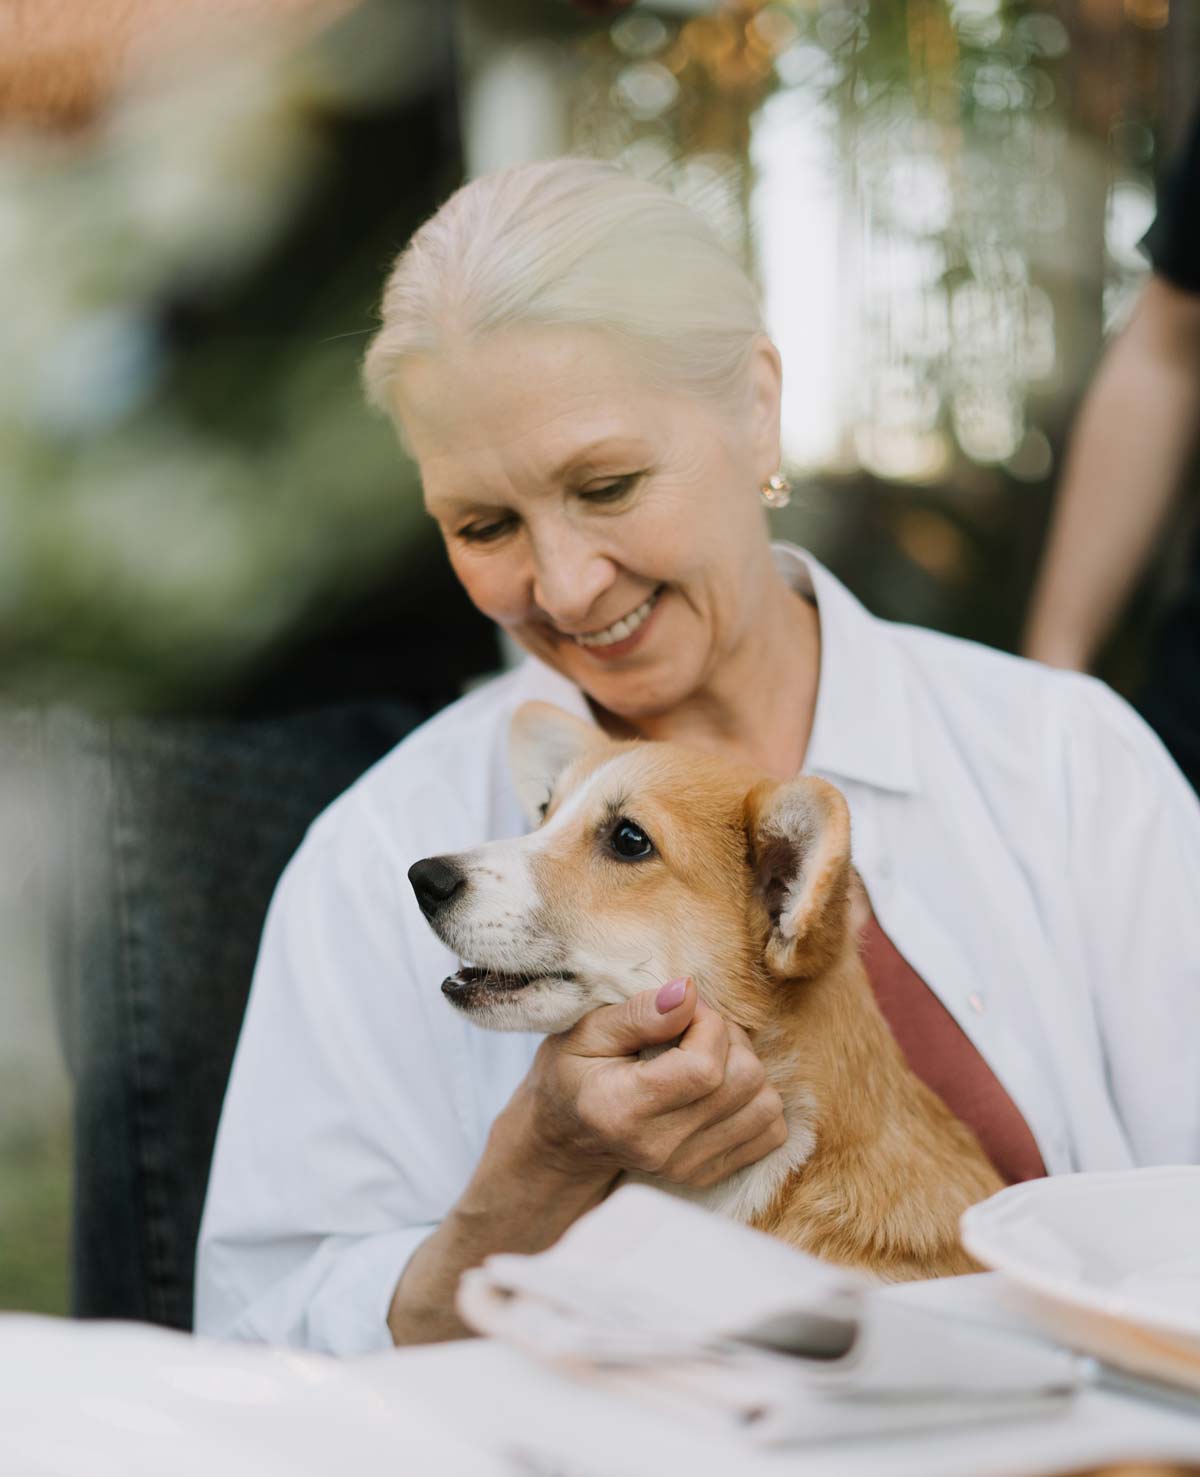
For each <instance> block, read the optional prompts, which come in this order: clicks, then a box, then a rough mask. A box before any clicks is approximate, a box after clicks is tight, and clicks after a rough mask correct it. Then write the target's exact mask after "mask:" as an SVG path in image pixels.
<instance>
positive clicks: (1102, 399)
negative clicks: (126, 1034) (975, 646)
mask: <svg viewBox="0 0 1200 1477" xmlns="http://www.w3.org/2000/svg"><path fill="white" fill-rule="evenodd" d="M1142 245H1143V249H1144V250H1145V251H1146V252H1147V254H1148V255H1149V258H1150V261H1151V263H1152V265H1153V268H1154V271H1153V275H1152V276H1151V278H1150V280H1149V282H1148V283H1147V284H1146V286H1145V288H1144V289H1143V290H1142V293H1141V295H1140V297H1139V298H1138V301H1137V303H1136V305H1135V307H1134V311H1133V314H1132V316H1131V318H1130V321H1129V323H1128V325H1127V326H1126V328H1125V329H1124V331H1123V332H1122V333H1121V334H1120V335H1119V336H1118V337H1117V339H1116V340H1115V342H1114V343H1113V344H1112V346H1111V347H1110V348H1109V350H1108V352H1107V353H1106V354H1105V356H1104V359H1103V361H1102V363H1101V365H1100V369H1099V371H1098V372H1097V374H1096V378H1095V380H1094V382H1093V384H1092V386H1091V389H1090V390H1089V392H1088V395H1087V398H1086V399H1085V401H1084V405H1083V409H1082V411H1081V412H1080V415H1079V421H1078V424H1077V426H1076V428H1075V432H1074V435H1073V437H1072V441H1071V447H1070V452H1069V456H1068V459H1067V465H1066V471H1065V474H1064V476H1063V480H1062V485H1061V487H1060V489H1059V493H1058V498H1057V502H1056V506H1055V509H1054V515H1053V520H1052V524H1051V530H1050V537H1049V543H1048V547H1047V551H1046V555H1045V558H1044V561H1043V564H1042V568H1041V570H1040V572H1039V576H1038V581H1037V585H1036V588H1035V591H1034V596H1033V601H1032V604H1031V608H1030V615H1029V621H1028V626H1027V630H1026V637H1025V642H1024V651H1025V654H1026V655H1027V656H1031V657H1034V658H1036V659H1038V660H1041V661H1045V662H1048V663H1050V664H1051V665H1053V666H1060V667H1073V668H1077V669H1079V670H1087V668H1088V667H1089V666H1090V665H1091V663H1092V662H1093V661H1094V659H1095V657H1096V654H1097V652H1098V650H1099V648H1100V646H1101V645H1102V643H1103V641H1104V639H1105V637H1106V636H1107V634H1108V632H1109V630H1110V629H1111V627H1112V626H1113V624H1114V623H1115V621H1116V618H1117V617H1118V615H1119V614H1120V612H1121V610H1122V608H1123V606H1124V604H1125V602H1126V600H1127V598H1128V596H1129V595H1130V593H1131V591H1132V590H1133V588H1134V586H1135V584H1136V583H1137V581H1138V578H1139V577H1140V575H1141V573H1142V571H1143V570H1144V568H1145V566H1146V564H1147V562H1148V560H1149V558H1150V556H1151V555H1152V553H1153V552H1154V549H1155V547H1156V545H1157V544H1158V542H1159V541H1160V539H1161V536H1162V534H1163V532H1164V530H1165V528H1166V526H1167V523H1168V520H1169V518H1170V516H1171V515H1172V513H1173V511H1174V509H1175V507H1176V504H1177V500H1178V499H1179V498H1180V497H1181V496H1185V495H1187V493H1188V491H1189V490H1192V489H1194V487H1195V479H1194V477H1193V478H1191V479H1189V476H1188V473H1189V469H1190V468H1191V466H1192V462H1193V460H1194V457H1195V453H1196V446H1197V440H1198V439H1200V114H1198V115H1197V117H1196V120H1195V123H1194V125H1193V128H1192V133H1191V136H1190V139H1189V141H1188V143H1187V145H1186V147H1185V148H1184V151H1183V153H1182V155H1181V156H1180V158H1179V160H1178V161H1177V163H1176V166H1175V168H1174V170H1173V171H1172V173H1171V175H1170V177H1169V178H1168V180H1167V182H1166V184H1165V188H1164V190H1163V193H1162V197H1161V202H1160V209H1159V212H1158V215H1157V217H1156V219H1155V221H1154V224H1153V226H1152V227H1151V229H1150V231H1149V232H1148V233H1147V235H1146V236H1145V238H1144V240H1143V242H1142ZM1134 697H1135V704H1136V706H1137V707H1138V708H1139V709H1140V710H1141V712H1142V715H1143V717H1144V718H1145V719H1146V721H1147V722H1148V723H1149V724H1150V725H1151V727H1153V728H1154V729H1155V730H1156V731H1157V732H1158V734H1159V736H1160V738H1161V739H1162V740H1163V742H1164V743H1165V744H1166V746H1167V748H1168V749H1169V750H1170V751H1171V754H1172V755H1173V756H1174V758H1175V761H1176V763H1177V764H1178V765H1179V767H1180V768H1181V769H1182V770H1183V772H1184V774H1185V775H1187V777H1188V779H1189V780H1190V782H1191V784H1192V785H1193V787H1194V788H1196V789H1197V790H1200V534H1194V535H1193V543H1192V546H1191V550H1190V559H1189V563H1188V567H1187V572H1186V578H1185V582H1184V586H1183V589H1182V590H1181V592H1180V593H1179V595H1178V597H1177V598H1176V599H1175V600H1174V602H1173V603H1172V604H1171V605H1170V607H1169V608H1168V609H1167V610H1166V611H1165V613H1164V616H1163V618H1162V621H1161V623H1160V626H1159V628H1158V630H1157V631H1156V633H1155V638H1154V642H1153V647H1152V650H1151V653H1150V659H1149V662H1148V670H1147V674H1146V679H1145V682H1144V684H1143V686H1142V688H1141V690H1140V691H1139V692H1137V693H1135V695H1134Z"/></svg>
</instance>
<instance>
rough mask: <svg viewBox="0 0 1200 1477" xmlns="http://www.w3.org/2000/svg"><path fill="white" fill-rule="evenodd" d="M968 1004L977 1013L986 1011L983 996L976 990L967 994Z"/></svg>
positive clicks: (980, 1013)
mask: <svg viewBox="0 0 1200 1477" xmlns="http://www.w3.org/2000/svg"><path fill="white" fill-rule="evenodd" d="M967 1004H968V1005H969V1006H970V1007H971V1009H972V1010H973V1011H974V1012H975V1014H976V1015H982V1014H983V1011H984V1001H983V996H982V995H981V994H980V993H979V992H978V991H977V990H976V991H973V992H972V993H971V994H970V995H968V996H967Z"/></svg>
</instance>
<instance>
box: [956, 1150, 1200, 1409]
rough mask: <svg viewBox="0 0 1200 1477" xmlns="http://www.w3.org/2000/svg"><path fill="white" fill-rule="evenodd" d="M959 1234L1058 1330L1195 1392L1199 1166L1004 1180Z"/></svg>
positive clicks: (1199, 1326) (1199, 1370) (1084, 1346)
mask: <svg viewBox="0 0 1200 1477" xmlns="http://www.w3.org/2000/svg"><path fill="white" fill-rule="evenodd" d="M962 1239H963V1244H964V1245H965V1246H966V1248H967V1250H968V1251H969V1252H970V1253H971V1255H972V1256H973V1257H975V1258H977V1259H978V1260H979V1261H980V1262H982V1263H983V1264H984V1265H985V1266H987V1267H991V1268H993V1269H994V1270H995V1271H997V1272H1001V1273H1003V1274H1004V1276H1005V1277H1006V1278H1007V1279H1008V1280H1009V1282H1010V1283H1011V1284H1012V1285H1013V1287H1014V1288H1015V1289H1016V1291H1017V1293H1018V1295H1019V1297H1020V1300H1021V1301H1022V1302H1023V1304H1024V1305H1025V1308H1026V1311H1027V1312H1029V1313H1030V1314H1031V1316H1033V1317H1034V1318H1035V1319H1036V1320H1037V1321H1038V1322H1039V1323H1041V1325H1042V1326H1043V1327H1044V1328H1046V1330H1047V1331H1048V1332H1049V1333H1050V1334H1052V1335H1053V1336H1054V1337H1055V1338H1057V1339H1060V1340H1061V1341H1063V1342H1064V1343H1067V1344H1070V1345H1072V1346H1073V1347H1075V1348H1077V1349H1081V1350H1083V1351H1084V1352H1085V1353H1089V1354H1095V1355H1096V1356H1097V1357H1099V1358H1101V1359H1105V1360H1108V1361H1109V1362H1110V1363H1113V1364H1117V1365H1120V1366H1121V1367H1122V1368H1124V1369H1128V1370H1131V1371H1133V1372H1134V1373H1136V1374H1146V1375H1151V1376H1153V1377H1155V1378H1159V1379H1168V1380H1171V1381H1172V1382H1174V1383H1176V1384H1181V1385H1184V1386H1186V1387H1188V1388H1189V1389H1192V1390H1196V1391H1198V1392H1200V1166H1193V1165H1178V1166H1170V1167H1166V1168H1156V1169H1131V1170H1120V1171H1117V1172H1114V1173H1111V1174H1069V1175H1056V1176H1054V1177H1053V1178H1051V1179H1043V1180H1030V1181H1029V1182H1028V1183H1026V1184H1023V1185H1013V1186H1011V1187H1010V1188H1009V1189H1007V1190H1001V1191H1000V1193H999V1194H997V1195H993V1196H992V1198H991V1199H990V1200H985V1201H984V1202H983V1203H982V1204H981V1205H974V1206H972V1207H971V1209H970V1210H968V1211H967V1212H966V1214H965V1215H964V1216H963V1218H962Z"/></svg>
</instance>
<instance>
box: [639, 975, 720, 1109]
mask: <svg viewBox="0 0 1200 1477" xmlns="http://www.w3.org/2000/svg"><path fill="white" fill-rule="evenodd" d="M729 1050H730V1039H729V1031H728V1030H727V1028H726V1025H725V1022H724V1021H723V1020H722V1018H721V1017H720V1016H719V1015H718V1014H717V1013H716V1011H715V1010H713V1009H711V1007H709V1006H707V1005H705V1004H704V1002H703V1001H700V1002H698V1003H697V1005H696V1013H695V1015H694V1016H693V1017H692V1020H691V1023H690V1024H689V1026H688V1028H687V1030H685V1031H684V1033H683V1035H682V1036H681V1037H680V1038H679V1041H678V1043H677V1044H676V1045H675V1046H671V1047H668V1048H667V1049H666V1051H663V1052H661V1053H660V1054H659V1055H658V1056H655V1057H651V1058H650V1059H649V1060H647V1061H640V1062H638V1063H637V1064H636V1067H637V1081H638V1091H639V1094H640V1095H641V1096H642V1100H643V1102H644V1104H645V1107H646V1110H647V1112H648V1113H649V1114H652V1115H653V1116H655V1117H658V1116H660V1115H662V1114H666V1113H673V1112H678V1111H679V1110H680V1109H681V1108H687V1107H689V1106H690V1105H691V1104H693V1103H696V1102H699V1101H701V1100H702V1099H704V1098H707V1097H709V1096H711V1094H712V1093H714V1092H716V1091H718V1090H719V1089H720V1088H721V1086H722V1085H723V1083H724V1081H725V1066H726V1062H727V1061H728V1058H729Z"/></svg>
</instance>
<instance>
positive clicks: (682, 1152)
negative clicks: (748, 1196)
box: [388, 980, 787, 1344]
mask: <svg viewBox="0 0 1200 1477" xmlns="http://www.w3.org/2000/svg"><path fill="white" fill-rule="evenodd" d="M676 1038H678V1042H677V1044H676V1045H674V1046H668V1045H667V1043H668V1042H672V1041H675V1040H676ZM652 1046H660V1047H664V1048H665V1049H664V1050H663V1051H662V1052H661V1054H660V1055H658V1056H656V1057H654V1058H653V1059H651V1060H646V1061H643V1060H642V1059H641V1058H640V1057H639V1056H638V1052H639V1051H642V1050H644V1049H645V1048H646V1047H652ZM786 1138H787V1125H786V1124H785V1122H784V1117H783V1104H782V1103H781V1101H780V1098H779V1094H778V1093H777V1092H776V1091H775V1089H774V1088H773V1087H771V1086H769V1085H768V1083H767V1080H766V1073H765V1072H764V1071H763V1067H762V1063H761V1062H760V1061H759V1060H758V1058H757V1057H756V1056H755V1054H754V1051H753V1049H752V1047H751V1045H750V1041H749V1038H748V1037H747V1035H746V1033H745V1031H743V1030H742V1029H741V1027H740V1026H731V1025H729V1023H728V1022H726V1021H724V1020H722V1019H721V1017H720V1016H719V1015H718V1014H717V1013H716V1011H715V1010H711V1009H710V1008H709V1007H708V1006H707V1005H704V1004H703V1003H702V1002H701V1001H700V1000H699V998H698V997H697V995H696V987H695V985H694V984H693V983H692V982H691V980H674V981H672V983H671V984H669V985H664V986H663V988H662V989H661V990H660V991H658V993H657V995H656V994H655V992H654V991H653V990H647V991H646V992H645V993H644V994H642V995H635V996H634V997H633V999H632V1000H627V1001H625V1002H624V1004H622V1005H602V1006H601V1007H600V1008H599V1009H597V1010H593V1011H591V1012H589V1014H587V1015H586V1016H584V1018H583V1019H582V1020H581V1021H580V1022H579V1024H578V1025H577V1026H575V1027H574V1028H573V1029H572V1030H570V1031H565V1032H563V1034H562V1035H560V1036H548V1037H547V1038H546V1040H545V1041H543V1042H542V1044H541V1046H540V1047H539V1048H538V1051H537V1055H536V1056H535V1057H534V1060H533V1065H532V1066H531V1067H530V1069H529V1071H528V1072H527V1073H526V1075H525V1078H524V1080H523V1081H522V1082H521V1084H520V1086H519V1087H518V1088H517V1090H516V1092H515V1093H514V1094H513V1096H512V1098H511V1100H510V1101H509V1103H508V1105H507V1107H506V1108H505V1109H504V1111H503V1112H502V1113H501V1114H500V1116H499V1117H498V1118H497V1119H496V1121H495V1123H494V1124H493V1125H492V1131H491V1133H490V1134H489V1136H488V1142H487V1145H486V1147H485V1149H484V1153H483V1157H482V1158H481V1159H480V1161H479V1164H478V1165H477V1166H476V1169H475V1173H474V1174H473V1175H472V1177H471V1181H470V1183H469V1184H468V1185H467V1188H466V1189H465V1190H464V1191H463V1193H462V1195H461V1196H460V1198H459V1199H458V1200H457V1201H456V1202H455V1204H454V1205H453V1206H452V1207H451V1209H450V1211H449V1213H448V1214H447V1216H446V1218H445V1220H443V1221H442V1223H441V1224H440V1225H439V1226H438V1227H437V1229H436V1230H435V1231H434V1232H433V1233H432V1234H431V1235H430V1236H429V1237H428V1239H427V1240H425V1241H424V1242H422V1243H421V1245H420V1246H419V1247H418V1248H417V1250H416V1251H415V1252H414V1253H413V1256H412V1258H411V1260H410V1261H409V1263H408V1266H407V1267H406V1268H405V1269H404V1273H403V1275H402V1276H401V1278H400V1280H399V1283H398V1284H397V1286H396V1289H395V1292H394V1293H393V1296H392V1304H391V1308H390V1309H389V1312H388V1327H389V1329H390V1330H391V1334H392V1338H393V1339H394V1340H395V1342H396V1343H398V1344H419V1343H432V1342H434V1341H436V1340H438V1339H446V1338H462V1337H463V1336H464V1335H465V1334H466V1333H467V1332H468V1330H467V1329H466V1328H465V1326H464V1325H463V1323H462V1321H461V1320H460V1319H459V1317H458V1314H457V1312H456V1311H455V1307H454V1291H455V1288H456V1287H457V1286H458V1279H459V1277H460V1276H461V1275H462V1273H463V1271H464V1270H465V1269H466V1268H467V1267H475V1266H478V1265H479V1263H480V1262H481V1261H482V1260H483V1259H484V1257H485V1256H487V1255H489V1254H490V1253H492V1252H497V1251H510V1252H521V1253H524V1254H525V1255H530V1254H532V1253H534V1252H538V1251H543V1250H545V1248H546V1247H547V1246H552V1245H553V1244H554V1242H555V1241H557V1240H558V1238H559V1237H560V1236H561V1235H562V1233H563V1232H564V1231H565V1230H566V1229H567V1228H568V1226H571V1225H573V1224H574V1222H575V1221H577V1220H578V1219H579V1217H580V1216H581V1215H584V1214H586V1212H587V1211H589V1210H590V1209H591V1208H592V1207H593V1206H594V1205H598V1204H599V1203H600V1201H601V1200H603V1198H604V1196H605V1195H606V1194H607V1193H608V1189H609V1186H610V1185H611V1184H612V1182H613V1180H614V1179H615V1178H616V1177H617V1175H618V1174H620V1172H621V1171H622V1170H635V1171H637V1170H640V1171H641V1172H642V1173H645V1174H653V1175H657V1176H659V1177H660V1178H662V1179H665V1180H669V1181H671V1182H672V1183H674V1184H680V1185H695V1186H698V1187H705V1186H708V1185H715V1184H716V1183H717V1181H718V1180H722V1179H724V1178H725V1177H726V1175H730V1174H732V1173H733V1172H734V1171H735V1170H737V1169H741V1168H743V1167H744V1166H745V1165H747V1164H754V1163H756V1162H757V1161H758V1160H759V1159H761V1158H762V1157H763V1156H764V1155H765V1154H769V1153H770V1152H771V1150H772V1149H777V1148H779V1147H780V1145H781V1144H783V1142H784V1141H785V1140H786Z"/></svg>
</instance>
